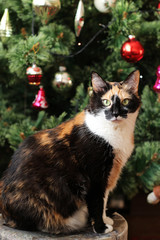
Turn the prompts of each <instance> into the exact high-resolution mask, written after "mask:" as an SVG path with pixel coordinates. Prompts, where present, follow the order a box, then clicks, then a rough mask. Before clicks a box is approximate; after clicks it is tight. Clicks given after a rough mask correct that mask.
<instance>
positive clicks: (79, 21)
mask: <svg viewBox="0 0 160 240" xmlns="http://www.w3.org/2000/svg"><path fill="white" fill-rule="evenodd" d="M83 25H84V5H83V2H82V0H80V1H79V3H78V7H77V12H76V16H75V20H74V26H75V33H76V37H79V35H80V32H81V30H82V27H83Z"/></svg>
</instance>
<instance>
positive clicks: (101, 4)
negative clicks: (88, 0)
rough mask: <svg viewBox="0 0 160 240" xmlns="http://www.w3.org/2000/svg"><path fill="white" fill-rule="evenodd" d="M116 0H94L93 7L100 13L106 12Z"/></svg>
mask: <svg viewBox="0 0 160 240" xmlns="http://www.w3.org/2000/svg"><path fill="white" fill-rule="evenodd" d="M115 2H116V0H94V6H95V8H96V9H97V10H98V11H99V12H102V13H107V12H108V11H109V8H110V7H113V6H114V4H115Z"/></svg>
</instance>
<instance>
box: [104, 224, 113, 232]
mask: <svg viewBox="0 0 160 240" xmlns="http://www.w3.org/2000/svg"><path fill="white" fill-rule="evenodd" d="M112 231H113V227H112V226H111V225H109V224H106V229H105V232H104V233H110V232H112Z"/></svg>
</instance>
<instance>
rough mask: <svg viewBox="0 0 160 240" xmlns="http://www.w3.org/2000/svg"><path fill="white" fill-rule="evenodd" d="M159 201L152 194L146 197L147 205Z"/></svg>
mask: <svg viewBox="0 0 160 240" xmlns="http://www.w3.org/2000/svg"><path fill="white" fill-rule="evenodd" d="M159 201H160V199H159V198H157V197H156V195H155V194H154V192H151V193H149V194H148V196H147V202H148V203H150V204H157V203H158V202H159Z"/></svg>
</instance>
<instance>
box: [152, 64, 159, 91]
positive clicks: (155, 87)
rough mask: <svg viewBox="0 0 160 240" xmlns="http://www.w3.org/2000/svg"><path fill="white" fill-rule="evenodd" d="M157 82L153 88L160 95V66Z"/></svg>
mask: <svg viewBox="0 0 160 240" xmlns="http://www.w3.org/2000/svg"><path fill="white" fill-rule="evenodd" d="M156 74H157V80H156V82H155V84H154V86H153V90H154V91H155V92H157V93H160V65H159V66H158V68H157V73H156Z"/></svg>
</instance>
